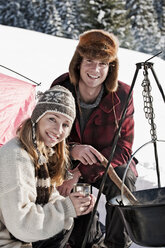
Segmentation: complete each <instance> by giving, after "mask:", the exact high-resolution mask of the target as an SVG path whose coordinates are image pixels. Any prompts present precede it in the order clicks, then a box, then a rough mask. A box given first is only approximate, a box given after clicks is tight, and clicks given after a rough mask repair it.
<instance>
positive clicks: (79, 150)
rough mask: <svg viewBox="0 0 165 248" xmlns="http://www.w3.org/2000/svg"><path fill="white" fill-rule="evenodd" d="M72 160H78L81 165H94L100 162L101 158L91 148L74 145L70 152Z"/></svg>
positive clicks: (98, 153) (99, 154)
mask: <svg viewBox="0 0 165 248" xmlns="http://www.w3.org/2000/svg"><path fill="white" fill-rule="evenodd" d="M70 153H71V156H72V158H73V159H74V160H79V161H80V162H81V163H83V164H86V165H87V164H95V163H97V162H98V161H100V162H102V161H103V160H104V159H103V156H102V155H101V153H100V152H98V151H97V150H96V149H95V148H94V147H93V146H90V145H80V144H76V145H75V146H74V147H73V148H72V149H71V151H70Z"/></svg>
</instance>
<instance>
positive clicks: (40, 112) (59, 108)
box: [31, 85, 76, 123]
mask: <svg viewBox="0 0 165 248" xmlns="http://www.w3.org/2000/svg"><path fill="white" fill-rule="evenodd" d="M47 112H53V113H60V114H63V115H64V116H66V117H67V118H68V119H70V120H71V122H72V123H73V122H74V119H75V116H76V109H75V100H74V97H73V96H72V93H71V92H70V91H69V90H68V89H66V88H65V87H63V86H60V85H56V86H53V87H52V88H51V89H49V90H47V91H45V93H43V95H42V96H41V98H40V99H39V101H38V102H37V104H36V107H35V108H34V110H33V112H32V116H31V121H32V123H37V122H38V121H39V120H40V119H41V118H42V117H43V116H44V115H45V114H46V113H47Z"/></svg>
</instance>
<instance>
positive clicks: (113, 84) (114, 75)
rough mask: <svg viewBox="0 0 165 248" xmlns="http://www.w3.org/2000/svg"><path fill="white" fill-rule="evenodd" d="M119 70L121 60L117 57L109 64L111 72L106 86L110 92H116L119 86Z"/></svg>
mask: <svg viewBox="0 0 165 248" xmlns="http://www.w3.org/2000/svg"><path fill="white" fill-rule="evenodd" d="M118 71H119V61H118V58H116V59H115V60H114V61H113V62H111V63H110V64H109V72H108V75H107V78H106V80H105V86H106V89H107V90H108V92H114V91H116V90H117V87H118Z"/></svg>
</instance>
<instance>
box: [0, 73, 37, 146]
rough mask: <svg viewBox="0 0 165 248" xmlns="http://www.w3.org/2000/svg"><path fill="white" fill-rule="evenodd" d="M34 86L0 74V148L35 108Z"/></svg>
mask: <svg viewBox="0 0 165 248" xmlns="http://www.w3.org/2000/svg"><path fill="white" fill-rule="evenodd" d="M35 88H36V85H32V84H31V83H28V82H25V81H22V80H19V79H16V78H14V77H11V76H8V75H5V74H2V73H0V146H2V145H3V144H5V143H6V142H7V141H9V140H10V139H11V138H13V137H14V136H15V135H16V130H17V127H18V126H19V125H20V124H21V123H22V121H23V120H25V119H27V118H28V117H30V115H31V113H32V110H33V108H34V106H35V103H36V100H35V95H36V94H35Z"/></svg>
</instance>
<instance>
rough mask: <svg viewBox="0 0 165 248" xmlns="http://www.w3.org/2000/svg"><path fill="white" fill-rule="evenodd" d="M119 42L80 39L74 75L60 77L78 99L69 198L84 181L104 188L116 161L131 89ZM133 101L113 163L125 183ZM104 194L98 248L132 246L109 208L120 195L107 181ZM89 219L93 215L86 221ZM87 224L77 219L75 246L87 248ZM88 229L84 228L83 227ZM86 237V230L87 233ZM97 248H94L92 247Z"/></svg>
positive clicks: (106, 36)
mask: <svg viewBox="0 0 165 248" xmlns="http://www.w3.org/2000/svg"><path fill="white" fill-rule="evenodd" d="M117 51H118V40H117V38H116V37H115V36H114V35H113V34H111V33H108V32H105V31H103V30H90V31H87V32H84V33H83V34H82V35H80V39H79V43H78V46H77V48H76V51H75V53H74V55H73V58H72V60H71V62H70V66H69V74H68V73H65V74H63V75H62V76H60V77H59V78H57V79H56V80H55V81H54V82H53V84H52V86H53V85H55V84H61V85H63V86H64V87H66V88H68V89H69V90H70V91H71V92H72V93H73V95H74V97H75V99H76V107H77V113H76V114H77V116H76V120H75V122H74V125H73V128H72V131H71V134H70V137H69V141H70V153H71V157H72V159H73V161H74V166H75V168H74V169H73V171H72V172H73V179H71V180H68V181H65V182H64V183H63V185H62V186H60V188H59V191H60V193H61V194H62V195H63V196H67V195H68V194H69V193H70V192H71V190H72V188H73V185H74V184H75V183H77V182H78V181H79V180H81V181H84V182H88V183H90V184H91V185H92V186H94V187H97V188H99V187H100V183H101V180H102V176H103V174H104V172H105V168H104V167H103V166H102V165H101V161H102V160H103V157H102V155H103V156H105V157H106V158H107V159H108V158H109V157H110V153H111V148H112V144H113V141H114V136H115V133H116V131H117V129H118V123H119V120H120V118H121V115H122V111H123V108H124V104H125V102H126V99H127V96H128V93H129V89H130V86H128V85H127V84H125V83H123V82H120V81H118V67H119V63H118V58H117ZM133 113H134V107H133V99H132V98H131V99H130V101H129V104H128V108H127V112H126V116H125V120H124V122H123V124H122V128H121V132H120V136H119V139H118V143H117V147H116V150H115V153H114V156H113V159H112V161H111V165H112V166H113V167H114V168H115V170H116V172H117V174H118V175H119V176H120V177H121V178H122V176H123V174H124V171H125V167H126V163H127V161H128V159H129V158H130V156H131V153H132V143H133V138H134V120H133ZM136 176H137V172H136V168H135V162H134V160H133V161H132V163H131V165H130V168H129V169H128V173H127V176H126V181H125V183H126V185H127V186H128V187H129V189H130V190H131V191H133V190H135V181H136ZM103 193H104V194H105V196H106V200H107V204H106V211H107V215H106V234H105V240H104V245H106V246H104V245H103V246H101V245H100V246H98V247H115V248H124V247H129V245H130V242H129V241H130V240H129V237H128V235H127V234H126V232H125V229H124V225H123V222H122V219H121V217H120V214H119V212H118V209H117V208H116V207H114V206H111V205H110V204H109V201H110V199H112V198H113V197H115V196H116V195H118V194H120V190H119V189H118V188H117V187H116V185H115V184H114V183H113V182H112V181H111V179H110V178H109V177H107V180H106V183H105V187H104V190H103ZM86 220H89V216H88V217H87V218H86ZM82 222H85V220H84V218H81V217H79V218H78V219H76V222H75V228H74V230H73V232H72V235H71V239H70V244H71V246H72V247H76V248H78V247H81V244H82V242H81V241H82V240H83V237H84V234H82V233H81V234H80V237H79V236H77V235H78V232H77V228H78V227H80V226H83V225H82ZM83 228H84V227H83ZM84 232H85V228H84ZM87 247H91V246H87Z"/></svg>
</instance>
